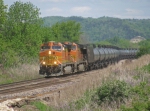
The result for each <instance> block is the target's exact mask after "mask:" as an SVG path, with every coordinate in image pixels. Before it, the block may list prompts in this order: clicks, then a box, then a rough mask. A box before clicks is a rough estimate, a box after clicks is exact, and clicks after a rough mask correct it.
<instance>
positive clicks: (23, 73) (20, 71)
mask: <svg viewBox="0 0 150 111" xmlns="http://www.w3.org/2000/svg"><path fill="white" fill-rule="evenodd" d="M38 70H39V66H38V63H33V64H22V65H20V66H16V67H13V68H7V69H6V68H5V69H4V68H1V70H0V84H7V83H13V82H18V81H23V80H30V79H35V78H39V77H40V76H39V74H38Z"/></svg>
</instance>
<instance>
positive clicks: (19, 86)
mask: <svg viewBox="0 0 150 111" xmlns="http://www.w3.org/2000/svg"><path fill="white" fill-rule="evenodd" d="M85 75H87V74H86V73H82V74H73V75H64V76H58V77H52V78H38V79H35V80H28V81H21V82H16V83H12V84H3V85H0V102H1V101H4V100H6V98H7V99H11V98H14V96H11V95H13V94H16V95H15V98H17V97H21V96H17V95H18V94H19V93H23V92H26V91H31V90H32V91H33V90H36V89H40V88H45V87H50V86H54V85H55V86H57V85H61V84H64V83H68V82H72V81H73V80H77V79H79V78H80V77H81V76H85ZM52 92H54V91H52ZM30 96H31V95H30ZM26 97H28V95H26Z"/></svg>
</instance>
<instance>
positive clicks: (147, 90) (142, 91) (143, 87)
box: [131, 82, 150, 101]
mask: <svg viewBox="0 0 150 111" xmlns="http://www.w3.org/2000/svg"><path fill="white" fill-rule="evenodd" d="M131 92H132V93H133V94H134V95H138V96H139V97H140V100H143V101H148V99H149V94H150V86H149V85H148V84H147V83H146V82H141V83H140V85H137V86H135V87H133V88H132V89H131Z"/></svg>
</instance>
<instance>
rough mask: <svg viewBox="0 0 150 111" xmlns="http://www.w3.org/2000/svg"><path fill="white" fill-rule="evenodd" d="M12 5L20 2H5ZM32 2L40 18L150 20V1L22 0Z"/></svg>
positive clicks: (9, 0)
mask: <svg viewBox="0 0 150 111" xmlns="http://www.w3.org/2000/svg"><path fill="white" fill-rule="evenodd" d="M3 1H4V4H5V5H8V7H9V6H10V5H12V4H13V3H14V2H15V1H19V0H3ZM20 1H21V2H31V3H32V4H33V5H34V6H37V7H38V8H39V9H40V12H41V15H40V17H46V16H63V17H70V16H79V17H92V18H99V17H103V16H107V17H115V18H121V19H133V18H134V19H150V0H20Z"/></svg>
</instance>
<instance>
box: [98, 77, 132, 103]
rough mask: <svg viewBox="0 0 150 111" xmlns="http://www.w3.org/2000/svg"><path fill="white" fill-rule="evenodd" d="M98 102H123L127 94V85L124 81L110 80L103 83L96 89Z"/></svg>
mask: <svg viewBox="0 0 150 111" xmlns="http://www.w3.org/2000/svg"><path fill="white" fill-rule="evenodd" d="M97 95H98V99H99V100H98V101H99V104H101V103H102V102H108V103H111V102H114V101H116V102H123V99H124V98H127V97H128V95H129V87H128V86H127V84H126V83H125V82H124V81H119V80H116V81H111V82H108V83H105V84H103V85H102V86H101V87H100V88H99V89H98V90H97Z"/></svg>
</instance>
